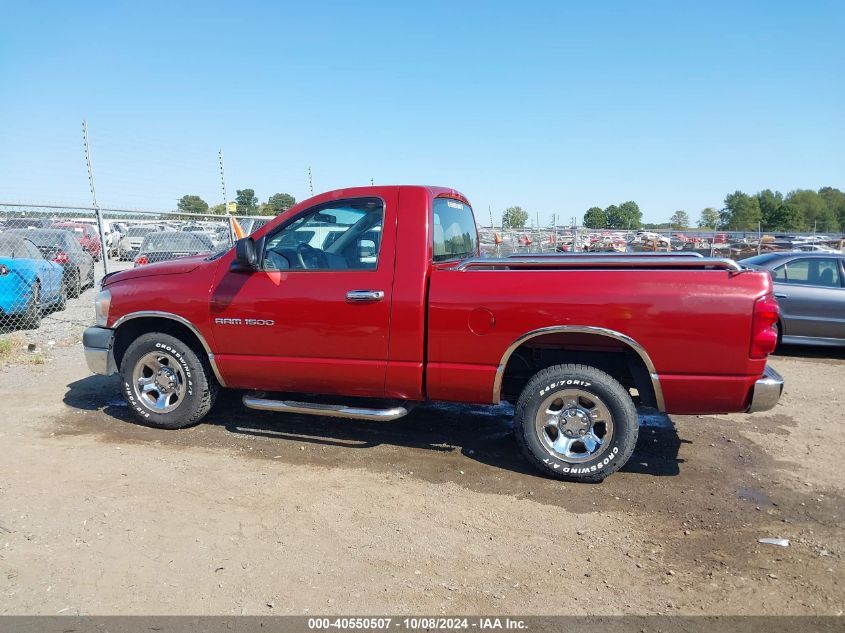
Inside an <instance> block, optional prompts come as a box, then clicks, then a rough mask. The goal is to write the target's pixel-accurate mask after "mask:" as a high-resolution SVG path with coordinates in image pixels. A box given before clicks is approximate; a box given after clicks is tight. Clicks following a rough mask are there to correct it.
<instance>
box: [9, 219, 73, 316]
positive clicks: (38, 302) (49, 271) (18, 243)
mask: <svg viewBox="0 0 845 633" xmlns="http://www.w3.org/2000/svg"><path fill="white" fill-rule="evenodd" d="M66 304H67V287H66V286H65V281H64V271H63V270H62V267H61V266H60V265H59V264H56V263H55V262H51V261H48V260H46V259H44V257H43V256H42V255H41V251H39V250H38V248H37V247H36V246H35V244H33V243H32V242H30V241H29V240H28V239H25V238H22V237H19V236H17V235H12V234H10V233H8V232H7V233H2V234H0V325H6V324H7V323H6V322H7V320H9V319H14V320H16V321H17V322H18V323H20V325H22V326H23V327H25V328H32V329H35V328H38V327H39V326H40V325H41V317H42V315H43V313H44V312H45V311H47V310H64V309H65V305H66Z"/></svg>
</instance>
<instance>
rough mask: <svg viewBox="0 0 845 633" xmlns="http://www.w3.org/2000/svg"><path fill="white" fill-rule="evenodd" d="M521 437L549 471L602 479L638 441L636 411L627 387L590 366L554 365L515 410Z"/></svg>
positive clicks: (527, 453) (533, 457)
mask: <svg viewBox="0 0 845 633" xmlns="http://www.w3.org/2000/svg"><path fill="white" fill-rule="evenodd" d="M514 433H515V435H516V441H517V443H518V444H519V446H520V448H521V449H522V452H523V453H524V454H525V456H526V457H527V458H528V460H529V461H530V462H531V463H532V464H534V465H535V466H536V467H537V468H539V469H540V470H541V471H543V472H544V473H547V474H549V475H552V476H553V477H557V478H559V479H565V480H568V481H577V482H598V481H602V480H603V479H604V478H605V477H607V476H608V475H609V474H611V473H613V472H616V471H617V470H619V469H620V468H621V467H622V466H623V465H624V464H625V462H627V461H628V458H629V457H630V456H631V453H633V452H634V447H635V446H636V443H637V435H638V433H639V421H638V419H637V410H636V408H635V407H634V403H633V401H632V400H631V396H630V395H629V394H628V392H627V391H626V390H625V388H624V387H623V386H622V385H621V384H619V382H618V381H616V380H614V379H613V378H612V377H611V376H609V375H608V374H606V373H605V372H603V371H601V370H599V369H596V368H595V367H589V366H586V365H555V366H554V367H549V368H547V369H544V370H542V371H540V372H538V373H537V374H535V375H534V377H533V378H531V380H530V381H529V382H528V385H527V386H526V387H525V389H524V390H523V391H522V394H521V395H520V397H519V401H518V402H517V405H516V410H515V412H514Z"/></svg>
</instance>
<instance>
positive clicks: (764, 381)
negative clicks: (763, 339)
mask: <svg viewBox="0 0 845 633" xmlns="http://www.w3.org/2000/svg"><path fill="white" fill-rule="evenodd" d="M782 393H783V378H782V377H781V375H780V374H779V373H777V372H776V371H775V370H774V369H772V368H771V367H769V366H768V365H766V369H765V371H764V372H763V375H762V377H760V378H759V379H758V380H757V382H755V383H754V389H753V390H752V391H751V403H750V404H749V405H748V408H747V409H746V410H745V411H746V413H758V412H760V411H768V410H769V409H773V408H774V406H775V405H776V404H777V403H778V400H780V396H781V394H782Z"/></svg>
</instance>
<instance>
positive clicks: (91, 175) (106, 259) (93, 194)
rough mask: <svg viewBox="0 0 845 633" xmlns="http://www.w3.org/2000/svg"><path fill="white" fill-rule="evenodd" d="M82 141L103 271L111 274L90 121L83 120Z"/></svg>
mask: <svg viewBox="0 0 845 633" xmlns="http://www.w3.org/2000/svg"><path fill="white" fill-rule="evenodd" d="M82 141H83V143H84V145H85V164H86V165H87V167H88V185H89V186H90V188H91V200H92V201H93V204H94V216H95V217H96V218H97V230H98V231H99V233H100V244H101V247H100V255H101V256H102V258H103V272H104V273H105V274H106V275H108V274H109V247H108V245H107V244H106V234H105V232H104V231H103V214H102V213H101V211H100V205H99V204H97V188H96V187H95V186H94V169H93V167H91V146H90V144H89V143H88V121H87V120H85V119H83V120H82Z"/></svg>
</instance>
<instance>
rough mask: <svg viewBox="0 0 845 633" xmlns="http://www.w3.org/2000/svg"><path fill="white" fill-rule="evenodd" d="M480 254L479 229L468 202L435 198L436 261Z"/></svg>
mask: <svg viewBox="0 0 845 633" xmlns="http://www.w3.org/2000/svg"><path fill="white" fill-rule="evenodd" d="M477 254H478V230H477V229H476V227H475V217H474V216H473V214H472V208H471V207H470V206H469V205H468V204H464V203H463V202H459V201H458V200H452V199H451V198H435V200H434V261H436V262H444V261H448V260H450V259H464V258H466V257H474V256H475V255H477Z"/></svg>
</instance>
